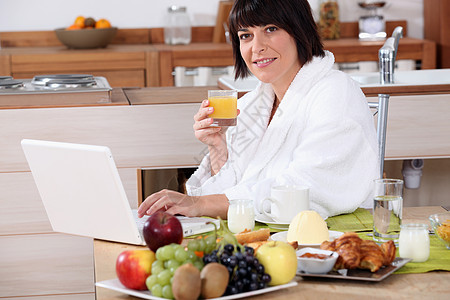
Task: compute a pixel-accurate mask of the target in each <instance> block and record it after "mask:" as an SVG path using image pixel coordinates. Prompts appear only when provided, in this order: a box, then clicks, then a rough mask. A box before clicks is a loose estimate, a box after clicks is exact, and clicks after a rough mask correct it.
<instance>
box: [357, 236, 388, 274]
mask: <svg viewBox="0 0 450 300" xmlns="http://www.w3.org/2000/svg"><path fill="white" fill-rule="evenodd" d="M360 251H361V252H360V253H361V261H360V263H359V268H361V269H369V270H370V271H371V272H376V271H378V270H379V269H380V268H381V267H382V266H383V265H384V262H385V256H384V253H383V251H382V250H381V247H380V246H378V245H377V243H375V242H374V241H370V240H362V241H361V245H360ZM394 254H395V253H394Z"/></svg>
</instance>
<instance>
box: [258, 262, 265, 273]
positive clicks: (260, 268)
mask: <svg viewBox="0 0 450 300" xmlns="http://www.w3.org/2000/svg"><path fill="white" fill-rule="evenodd" d="M264 271H265V270H264V266H263V265H262V264H258V265H257V266H256V272H258V274H264Z"/></svg>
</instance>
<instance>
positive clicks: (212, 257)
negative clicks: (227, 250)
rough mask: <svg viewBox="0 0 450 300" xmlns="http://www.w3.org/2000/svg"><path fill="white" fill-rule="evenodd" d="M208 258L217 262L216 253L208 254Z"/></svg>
mask: <svg viewBox="0 0 450 300" xmlns="http://www.w3.org/2000/svg"><path fill="white" fill-rule="evenodd" d="M209 259H210V260H211V262H216V263H218V262H219V258H218V257H217V256H216V255H210V256H209Z"/></svg>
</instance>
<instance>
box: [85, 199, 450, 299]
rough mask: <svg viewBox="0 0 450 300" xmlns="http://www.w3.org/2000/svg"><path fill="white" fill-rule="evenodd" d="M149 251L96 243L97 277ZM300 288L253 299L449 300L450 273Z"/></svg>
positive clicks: (418, 215)
mask: <svg viewBox="0 0 450 300" xmlns="http://www.w3.org/2000/svg"><path fill="white" fill-rule="evenodd" d="M445 211H446V210H445V209H444V208H442V207H436V206H434V207H432V206H429V207H405V208H404V210H403V213H404V215H403V219H404V220H405V222H425V223H428V216H429V215H431V214H433V213H438V212H445ZM130 249H145V247H142V246H132V245H126V244H120V243H114V242H107V241H100V240H95V241H94V253H95V278H96V281H97V282H98V281H103V280H108V279H113V278H116V277H117V276H116V273H115V260H116V259H117V256H118V255H119V254H120V253H121V252H122V251H125V250H130ZM295 280H297V281H298V285H297V286H295V287H292V288H288V289H284V290H280V291H277V292H273V293H268V294H263V295H260V296H255V297H253V298H252V299H299V298H300V297H301V298H302V299H331V298H332V299H354V298H356V297H361V298H363V297H366V296H367V295H370V298H371V299H394V298H395V299H445V298H446V297H448V295H449V294H450V285H448V284H447V283H448V282H450V272H440V271H436V272H429V273H422V274H393V275H391V276H389V277H388V278H386V279H385V280H383V281H381V282H376V283H372V282H371V283H367V282H360V281H344V280H337V279H336V280H333V279H302V277H298V276H297V277H296V278H295ZM96 295H97V300H102V299H111V300H114V299H139V298H134V297H131V296H130V297H128V296H127V295H124V294H121V293H119V292H115V291H112V290H108V289H104V288H99V287H97V288H96Z"/></svg>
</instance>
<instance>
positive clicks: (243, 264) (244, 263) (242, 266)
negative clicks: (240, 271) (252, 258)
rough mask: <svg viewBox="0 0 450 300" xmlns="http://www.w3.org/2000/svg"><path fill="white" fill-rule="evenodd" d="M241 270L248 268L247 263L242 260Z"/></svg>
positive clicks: (240, 263)
mask: <svg viewBox="0 0 450 300" xmlns="http://www.w3.org/2000/svg"><path fill="white" fill-rule="evenodd" d="M238 266H239V268H247V263H246V262H245V260H241V261H239V263H238Z"/></svg>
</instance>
